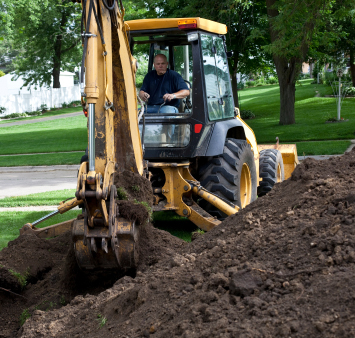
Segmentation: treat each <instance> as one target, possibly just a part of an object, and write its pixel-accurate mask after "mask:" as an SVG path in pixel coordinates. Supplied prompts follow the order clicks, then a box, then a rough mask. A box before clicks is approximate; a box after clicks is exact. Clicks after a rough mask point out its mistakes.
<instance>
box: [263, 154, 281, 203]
mask: <svg viewBox="0 0 355 338" xmlns="http://www.w3.org/2000/svg"><path fill="white" fill-rule="evenodd" d="M259 176H260V178H261V179H262V180H261V181H260V185H259V187H258V196H259V197H261V196H264V195H266V194H267V193H268V192H269V191H270V190H271V189H272V188H273V187H274V185H275V183H278V182H282V181H283V180H284V179H285V173H284V163H283V160H282V155H281V153H280V151H278V150H276V149H265V150H262V151H260V160H259Z"/></svg>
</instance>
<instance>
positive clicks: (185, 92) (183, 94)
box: [139, 89, 190, 101]
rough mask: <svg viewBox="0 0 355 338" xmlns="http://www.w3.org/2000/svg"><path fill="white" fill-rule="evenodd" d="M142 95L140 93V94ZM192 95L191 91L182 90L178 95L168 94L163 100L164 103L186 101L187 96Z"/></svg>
mask: <svg viewBox="0 0 355 338" xmlns="http://www.w3.org/2000/svg"><path fill="white" fill-rule="evenodd" d="M139 94H140V93H139ZM189 94H190V90H188V89H182V90H179V91H178V92H176V93H171V94H168V93H166V94H165V95H164V96H163V99H164V101H171V100H173V99H184V98H185V97H186V96H188V95H189ZM142 100H143V99H142Z"/></svg>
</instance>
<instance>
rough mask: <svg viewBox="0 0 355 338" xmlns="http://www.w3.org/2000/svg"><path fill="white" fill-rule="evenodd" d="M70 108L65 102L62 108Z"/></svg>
mask: <svg viewBox="0 0 355 338" xmlns="http://www.w3.org/2000/svg"><path fill="white" fill-rule="evenodd" d="M69 106H70V104H69V103H65V102H63V103H62V108H69Z"/></svg>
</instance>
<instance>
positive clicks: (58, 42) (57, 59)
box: [52, 10, 68, 88]
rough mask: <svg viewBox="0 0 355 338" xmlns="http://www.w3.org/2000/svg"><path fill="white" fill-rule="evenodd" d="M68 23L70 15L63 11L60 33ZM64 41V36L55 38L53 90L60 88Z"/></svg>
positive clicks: (59, 35) (60, 35)
mask: <svg viewBox="0 0 355 338" xmlns="http://www.w3.org/2000/svg"><path fill="white" fill-rule="evenodd" d="M67 21H68V13H67V12H66V11H65V10H63V11H62V17H61V21H60V31H61V32H62V31H63V30H65V26H66V24H67ZM62 40H63V34H61V33H60V34H58V35H57V36H56V38H55V42H54V55H53V71H52V76H53V88H60V79H59V76H60V67H61V63H62V59H61V57H62V52H63V51H62Z"/></svg>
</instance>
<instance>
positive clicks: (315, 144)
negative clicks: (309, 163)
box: [296, 140, 351, 156]
mask: <svg viewBox="0 0 355 338" xmlns="http://www.w3.org/2000/svg"><path fill="white" fill-rule="evenodd" d="M350 144H351V142H350V141H342V140H340V141H339V140H333V141H311V142H296V146H297V153H298V156H302V155H340V154H343V153H344V152H345V150H346V149H348V147H349V146H350Z"/></svg>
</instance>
